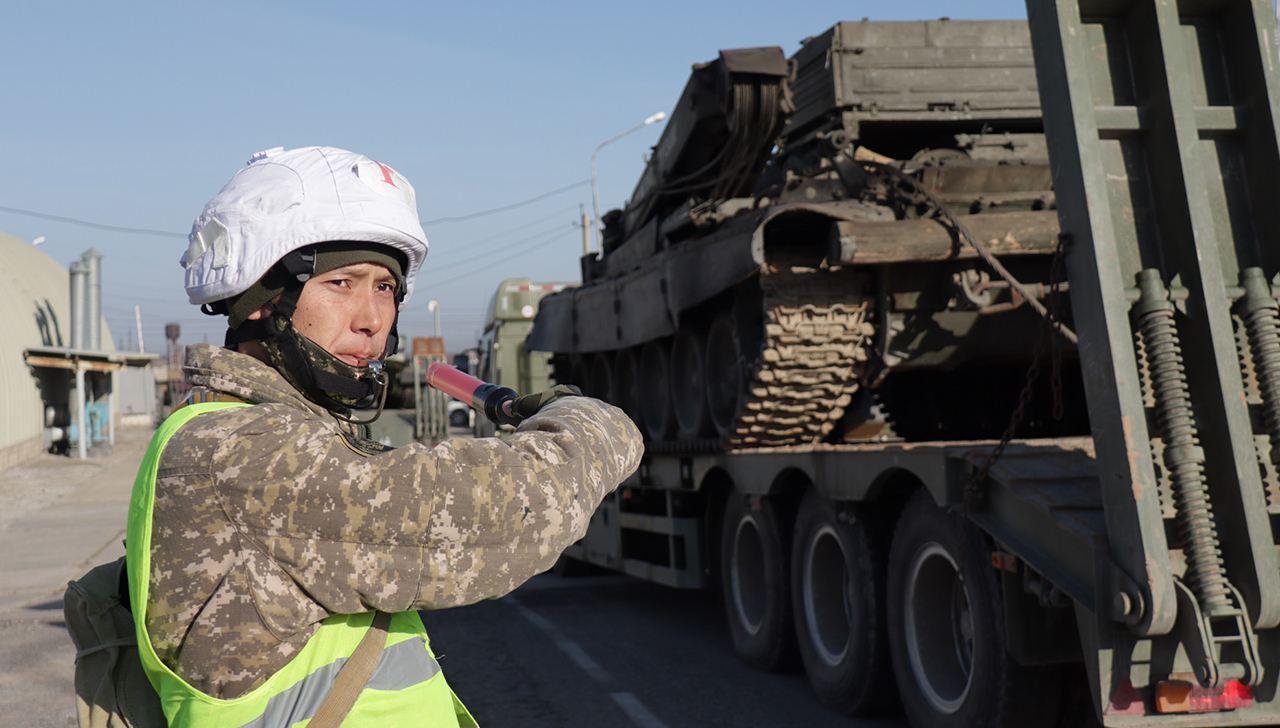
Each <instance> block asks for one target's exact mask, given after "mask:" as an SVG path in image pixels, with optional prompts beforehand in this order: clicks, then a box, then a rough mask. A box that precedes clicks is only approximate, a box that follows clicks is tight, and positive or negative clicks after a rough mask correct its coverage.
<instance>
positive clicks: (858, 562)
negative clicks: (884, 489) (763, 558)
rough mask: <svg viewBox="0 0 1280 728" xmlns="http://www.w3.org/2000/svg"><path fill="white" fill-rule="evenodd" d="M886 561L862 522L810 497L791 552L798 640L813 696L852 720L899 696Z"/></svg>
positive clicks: (803, 503) (813, 495) (802, 510)
mask: <svg viewBox="0 0 1280 728" xmlns="http://www.w3.org/2000/svg"><path fill="white" fill-rule="evenodd" d="M883 556H884V554H883V553H881V551H880V545H879V543H878V542H877V540H875V539H873V538H872V536H871V534H869V533H868V532H867V526H866V525H865V522H864V520H863V519H861V518H856V517H855V516H854V514H853V512H850V511H845V512H841V511H839V510H837V507H836V505H835V504H834V503H832V502H831V501H828V500H826V499H823V498H821V497H819V496H818V494H817V493H815V492H813V491H809V493H807V494H806V495H805V497H804V500H803V501H801V503H800V513H799V515H798V516H797V517H796V528H795V540H794V541H793V542H792V547H791V599H792V608H793V610H794V613H795V620H796V636H797V638H798V639H799V643H800V657H801V658H802V660H803V661H804V670H805V674H806V675H807V676H808V678H809V684H810V685H812V686H813V690H814V692H815V693H817V694H818V698H819V699H820V700H821V701H822V703H823V704H824V705H826V706H827V707H829V708H831V709H833V710H837V711H839V712H841V713H844V714H846V715H851V714H855V713H868V712H872V711H874V710H876V709H879V708H883V707H885V706H886V705H887V704H889V703H891V702H892V700H893V698H894V694H895V693H894V689H893V679H892V667H891V666H890V664H889V647H888V634H887V633H886V631H885V629H884V617H885V611H884V599H885V567H884V559H883Z"/></svg>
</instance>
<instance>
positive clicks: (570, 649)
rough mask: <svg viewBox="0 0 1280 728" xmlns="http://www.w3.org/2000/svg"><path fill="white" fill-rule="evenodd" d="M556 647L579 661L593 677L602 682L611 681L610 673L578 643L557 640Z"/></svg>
mask: <svg viewBox="0 0 1280 728" xmlns="http://www.w3.org/2000/svg"><path fill="white" fill-rule="evenodd" d="M556 647H559V648H560V649H561V650H563V651H564V653H565V654H566V655H568V656H569V659H571V660H573V661H574V662H576V663H578V667H581V668H582V669H583V670H584V671H585V672H586V673H587V674H588V675H590V676H591V677H594V678H595V679H597V680H599V681H600V682H609V680H610V677H609V673H607V672H605V669H604V668H603V667H600V665H598V664H597V663H596V661H595V660H593V659H591V657H590V656H589V655H587V653H586V651H585V650H583V649H582V648H581V647H579V646H578V645H577V644H576V643H574V642H557V643H556Z"/></svg>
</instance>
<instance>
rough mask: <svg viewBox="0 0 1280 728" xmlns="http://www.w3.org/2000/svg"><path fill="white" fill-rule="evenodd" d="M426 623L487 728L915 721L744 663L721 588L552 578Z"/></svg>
mask: <svg viewBox="0 0 1280 728" xmlns="http://www.w3.org/2000/svg"><path fill="white" fill-rule="evenodd" d="M423 619H424V621H425V622H426V625H427V631H428V632H429V633H430V635H431V640H432V647H433V648H434V649H435V652H436V654H437V655H438V656H439V658H440V664H441V666H442V667H443V668H444V672H445V675H446V676H447V677H448V679H449V682H450V684H451V685H452V686H453V688H454V691H455V692H456V693H457V694H458V696H459V697H460V698H461V699H462V701H463V702H464V703H466V705H467V706H468V708H469V709H470V710H471V712H472V714H473V715H475V717H476V719H477V720H478V722H479V723H480V725H481V726H486V728H503V727H504V726H522V727H524V728H543V727H545V728H561V727H563V726H572V725H590V726H597V727H599V728H608V727H610V726H618V727H619V728H637V727H639V728H661V727H662V726H666V727H667V728H676V727H677V726H735V727H737V726H806V727H808V728H822V727H823V726H842V727H843V728H850V727H855V726H858V727H869V726H905V725H906V721H905V719H904V718H902V717H901V716H894V715H890V716H885V717H883V718H880V719H877V720H854V719H850V718H847V717H844V716H841V715H837V714H835V713H832V712H831V711H828V710H826V709H825V708H823V707H822V706H821V705H819V704H818V702H817V699H816V698H814V696H813V694H812V693H811V692H810V690H809V686H808V683H807V682H806V681H805V678H804V675H803V674H801V673H792V674H786V675H776V674H769V673H765V672H761V671H758V670H755V669H753V668H751V667H749V666H747V665H746V664H744V663H742V662H741V661H739V660H738V659H737V657H736V656H735V655H734V653H733V646H732V644H731V642H730V640H729V635H728V631H727V628H726V627H725V626H724V623H723V617H722V615H721V610H720V606H719V604H718V601H717V598H716V596H715V595H713V594H710V593H703V592H689V591H682V590H675V589H669V588H667V587H662V586H658V585H654V584H650V583H647V582H643V581H639V580H636V579H632V578H630V577H625V576H619V575H603V576H588V577H577V578H561V577H558V576H554V575H552V574H543V575H541V576H537V577H534V579H532V580H531V581H530V582H529V583H527V584H526V585H524V586H523V587H521V588H520V589H517V590H516V591H515V592H514V593H513V594H511V595H508V596H507V597H504V598H502V599H498V600H494V601H487V602H482V603H480V604H475V605H472V606H469V607H462V608H458V609H448V610H441V611H437V612H425V613H423Z"/></svg>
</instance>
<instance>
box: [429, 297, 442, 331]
mask: <svg viewBox="0 0 1280 728" xmlns="http://www.w3.org/2000/svg"><path fill="white" fill-rule="evenodd" d="M427 310H428V311H430V312H431V313H433V314H435V317H436V338H437V339H438V338H440V302H439V301H427Z"/></svg>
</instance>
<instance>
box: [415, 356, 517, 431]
mask: <svg viewBox="0 0 1280 728" xmlns="http://www.w3.org/2000/svg"><path fill="white" fill-rule="evenodd" d="M427 386H428V387H431V388H432V389H438V390H440V391H441V392H444V393H445V394H448V395H450V396H452V397H453V398H454V399H456V400H458V401H460V402H467V403H470V405H471V408H472V409H474V410H476V411H477V412H483V413H484V416H485V417H488V418H489V419H490V420H492V421H493V422H497V423H498V424H502V425H518V424H520V419H521V418H520V416H519V415H516V414H515V413H513V412H512V411H511V403H512V402H514V401H515V399H516V397H518V396H519V395H518V394H516V393H515V391H514V390H512V389H511V388H509V387H503V386H500V385H497V384H490V383H489V382H486V381H484V380H482V379H476V378H475V377H473V376H471V375H470V374H467V373H466V372H463V371H460V370H458V369H456V368H455V367H451V366H449V365H448V364H445V363H444V362H442V361H437V362H432V363H431V365H430V366H428V367H427Z"/></svg>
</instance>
